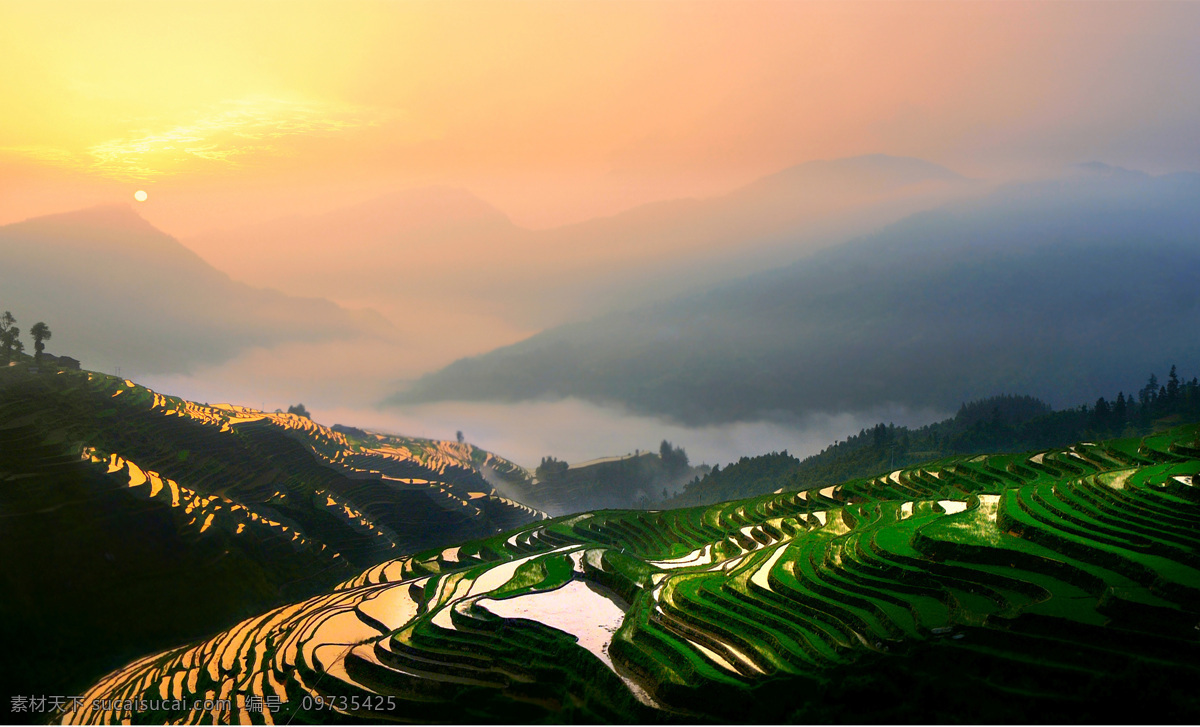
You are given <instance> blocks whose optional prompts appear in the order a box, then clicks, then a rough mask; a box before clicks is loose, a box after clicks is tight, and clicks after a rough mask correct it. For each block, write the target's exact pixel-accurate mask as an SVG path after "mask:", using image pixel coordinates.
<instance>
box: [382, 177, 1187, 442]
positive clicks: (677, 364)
mask: <svg viewBox="0 0 1200 727" xmlns="http://www.w3.org/2000/svg"><path fill="white" fill-rule="evenodd" d="M1198 236H1200V175H1196V174H1173V175H1167V176H1161V177H1152V176H1148V175H1145V174H1141V173H1138V172H1133V171H1129V170H1121V169H1117V168H1113V167H1107V166H1105V165H1099V164H1091V165H1081V166H1079V167H1076V168H1074V169H1072V170H1071V171H1070V173H1068V174H1066V175H1065V176H1064V177H1062V178H1061V179H1056V180H1049V181H1041V182H1033V183H1025V184H1018V185H1012V186H1008V187H1004V188H1001V189H999V190H997V191H995V192H993V193H991V194H990V195H988V196H986V197H984V198H980V199H973V200H967V201H958V202H954V203H950V204H948V205H946V206H944V207H942V208H940V209H937V210H935V211H929V212H924V213H919V214H916V215H913V216H911V217H909V218H908V219H905V220H903V221H901V222H898V223H895V224H893V225H891V226H889V227H887V228H886V229H884V230H882V231H880V232H878V233H876V234H872V235H868V236H865V237H862V238H861V239H858V240H855V241H853V242H850V243H847V244H844V245H839V246H836V247H833V248H831V249H827V250H824V251H821V252H819V253H816V254H814V255H812V256H810V257H808V258H806V259H803V260H800V261H798V262H796V263H794V264H792V265H789V266H785V267H781V268H779V269H776V270H772V271H769V272H765V273H761V274H757V275H754V276H751V277H748V278H745V279H743V280H741V281H738V282H735V283H732V284H729V285H726V286H723V287H720V288H716V289H713V290H709V291H706V292H703V293H700V294H696V295H690V296H685V297H680V298H676V299H673V300H671V301H668V302H663V303H660V304H653V305H648V306H644V307H640V308H638V309H636V310H633V311H631V312H627V313H614V314H611V315H608V316H603V317H599V318H596V319H593V320H591V321H588V322H586V323H579V324H574V325H566V326H562V327H558V328H554V329H551V330H548V331H545V332H543V333H541V334H539V335H537V336H534V337H532V338H530V339H528V340H526V341H523V342H521V343H519V344H516V345H513V346H509V347H506V348H503V349H500V350H497V351H494V352H492V353H489V354H487V355H483V356H479V357H475V358H471V359H464V360H460V361H458V362H455V363H454V364H452V365H451V366H449V367H447V368H445V369H444V370H442V371H439V372H437V373H434V374H431V375H428V376H426V377H424V378H422V379H421V380H419V381H418V382H416V383H415V384H414V385H413V386H412V387H411V388H409V389H408V390H407V391H406V392H402V393H401V394H399V395H397V397H395V399H394V400H395V401H398V402H427V401H435V400H443V399H458V400H493V401H496V400H499V401H515V400H524V399H537V398H557V397H566V396H576V397H581V398H585V399H589V400H593V401H602V402H614V403H618V404H621V405H623V406H625V407H627V408H629V409H631V410H633V411H636V412H639V413H647V414H656V415H665V416H668V417H671V418H674V419H677V420H680V421H683V422H687V423H693V424H701V423H715V422H727V421H736V420H749V419H755V418H762V417H770V416H773V415H781V414H782V415H784V416H788V415H794V414H800V413H805V412H812V411H854V410H863V409H866V408H869V407H872V406H877V405H880V404H882V403H885V402H886V403H892V404H899V405H902V406H931V407H942V408H944V409H952V408H955V407H957V406H958V405H959V404H960V403H961V402H963V401H967V400H970V399H973V398H979V397H983V396H988V395H993V394H997V393H1002V392H1018V393H1024V394H1033V395H1036V396H1040V397H1042V398H1044V399H1046V400H1047V401H1049V402H1050V403H1052V404H1054V405H1060V404H1074V403H1077V402H1079V401H1086V400H1088V399H1089V397H1092V398H1094V397H1095V396H1096V392H1100V393H1104V394H1111V393H1112V391H1113V390H1115V389H1117V388H1118V387H1119V386H1121V385H1123V384H1127V383H1128V382H1129V381H1137V380H1141V378H1143V377H1144V376H1145V375H1146V374H1147V373H1148V372H1150V371H1152V370H1159V371H1161V370H1164V369H1165V368H1166V367H1168V366H1169V365H1170V364H1171V363H1173V362H1176V361H1178V362H1186V361H1192V360H1195V358H1196V357H1197V355H1198V354H1200V339H1197V338H1196V336H1195V332H1196V331H1198V330H1200V286H1197V283H1196V281H1197V280H1200V244H1198V243H1200V239H1198Z"/></svg>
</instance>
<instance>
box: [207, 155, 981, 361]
mask: <svg viewBox="0 0 1200 727" xmlns="http://www.w3.org/2000/svg"><path fill="white" fill-rule="evenodd" d="M977 186H978V185H976V184H974V183H971V182H969V181H968V180H965V179H964V178H962V177H961V176H959V175H958V174H956V173H954V172H951V171H950V170H948V169H945V168H944V167H940V166H938V165H936V164H931V163H929V162H925V161H922V160H919V159H910V158H902V157H892V156H886V155H882V154H878V155H871V156H864V157H855V158H849V159H838V160H831V161H814V162H809V163H805V164H800V165H798V166H794V167H790V168H788V169H785V170H783V171H781V172H779V173H776V174H773V175H770V176H767V177H764V178H762V179H760V180H758V181H756V182H754V183H752V184H749V185H747V186H745V187H742V188H740V189H737V190H734V191H733V192H731V193H729V194H726V195H723V196H720V197H715V198H709V199H676V200H667V201H661V202H654V203H650V204H645V205H641V206H638V207H635V208H633V209H630V210H627V211H625V212H622V213H620V214H616V215H613V216H610V217H602V218H596V219H592V220H588V221H586V222H582V223H578V224H573V225H567V226H563V227H557V228H552V229H544V230H530V229H525V228H522V227H519V226H517V225H515V224H514V223H513V222H512V221H511V220H509V219H508V217H507V216H505V215H504V214H503V213H502V212H500V211H499V210H497V209H495V208H494V207H492V206H491V205H489V204H488V203H486V202H484V201H482V200H480V199H479V198H478V197H475V196H474V195H473V194H471V193H469V192H467V191H464V190H461V189H454V188H445V187H440V188H427V189H416V190H408V191H404V192H398V193H394V194H391V195H388V196H385V197H381V198H379V199H375V200H372V201H369V202H365V203H363V204H360V205H357V206H353V207H349V208H345V209H341V210H337V211H334V212H329V213H325V214H316V215H307V216H295V217H289V218H285V219H281V220H277V221H274V222H269V223H265V224H261V225H256V226H251V227H246V228H241V229H234V230H227V231H218V232H213V233H209V234H206V235H202V236H198V237H194V238H189V239H188V240H186V241H185V242H186V243H187V244H188V245H189V247H191V248H192V249H194V250H196V251H197V252H198V253H199V254H201V255H202V256H203V257H205V258H206V259H207V260H209V261H210V262H212V263H213V264H214V265H216V266H217V267H219V268H221V269H223V270H230V271H234V270H236V271H238V275H239V276H241V277H242V278H243V279H245V280H248V281H253V282H254V283H255V284H261V285H268V286H270V287H273V288H278V289H279V290H283V291H286V292H289V293H293V294H303V295H321V296H325V297H328V298H330V299H332V300H336V301H338V302H342V303H347V304H353V305H369V306H372V307H375V308H378V309H379V310H382V311H385V312H389V313H390V314H392V315H393V317H394V318H402V317H404V316H410V315H414V314H426V313H430V314H445V313H446V312H448V311H457V310H459V309H462V308H470V309H472V310H478V309H482V310H485V311H486V312H487V314H488V315H490V316H494V317H495V318H496V319H499V320H502V321H504V322H506V323H507V324H508V325H511V326H514V327H516V328H519V329H521V330H526V331H527V330H531V329H532V330H538V329H541V328H544V327H546V326H549V325H555V324H558V323H563V322H566V321H570V320H577V319H580V318H586V317H590V316H594V315H596V314H597V313H598V312H607V311H609V310H612V309H614V308H619V309H628V308H629V307H631V306H633V305H635V304H637V303H642V302H648V301H652V300H659V299H663V298H666V297H669V296H670V295H672V294H678V293H682V292H685V291H694V290H702V289H704V288H705V287H708V286H710V285H713V284H716V283H719V282H723V281H726V280H728V279H730V277H731V276H736V275H739V274H747V273H750V272H754V271H758V270H763V269H766V268H769V267H771V266H772V265H776V264H779V263H780V262H785V261H786V262H790V261H792V260H794V259H795V258H796V257H797V256H798V255H801V254H804V253H806V252H809V251H812V250H814V249H818V248H820V247H823V246H826V245H829V244H833V243H836V242H840V241H843V240H846V239H849V238H850V237H853V236H854V235H857V234H861V233H864V232H867V231H870V230H873V229H877V228H878V227H880V226H882V225H883V224H885V223H887V222H891V221H895V220H897V219H900V218H901V217H903V216H905V215H906V214H909V213H911V212H913V211H916V210H920V209H926V208H929V207H932V206H934V205H936V204H937V203H938V202H940V201H944V200H945V199H947V198H948V197H951V196H954V195H961V194H965V193H967V192H969V191H971V190H974V189H975V188H976V187H977ZM513 340H516V339H513Z"/></svg>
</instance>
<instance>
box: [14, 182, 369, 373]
mask: <svg viewBox="0 0 1200 727" xmlns="http://www.w3.org/2000/svg"><path fill="white" fill-rule="evenodd" d="M0 260H3V264H2V265H0V290H3V292H4V294H3V298H4V300H3V305H4V309H5V310H11V311H12V312H13V313H14V314H16V316H17V318H18V319H23V318H25V317H26V316H33V315H36V316H38V317H39V318H40V319H41V320H44V321H46V322H48V323H50V325H51V327H52V328H53V330H54V332H55V336H56V338H57V339H58V340H60V341H65V340H69V341H71V351H72V353H73V354H74V355H75V356H76V357H77V358H79V359H80V360H81V361H83V363H84V365H85V366H88V367H89V368H92V369H96V370H102V371H112V370H113V369H114V368H115V367H116V366H124V367H125V369H126V370H127V371H128V370H136V371H138V372H140V373H141V374H162V373H185V372H188V371H191V370H193V369H194V368H196V367H197V366H199V365H202V364H217V363H221V362H224V361H227V360H229V359H231V358H233V357H234V356H236V355H238V354H239V353H241V352H244V351H247V350H249V349H250V348H252V347H270V346H273V345H278V344H282V343H297V342H309V343H311V342H322V341H344V340H350V339H356V338H363V337H367V338H369V337H373V336H379V335H385V334H386V333H387V331H388V324H387V322H386V321H385V320H383V319H382V317H380V316H379V315H378V314H374V313H370V312H364V311H349V310H346V309H344V308H341V307H339V306H337V305H335V304H333V303H331V302H330V301H328V300H323V299H320V298H313V297H298V296H293V295H285V294H283V293H280V292H278V291H275V290H266V289H261V288H255V287H251V286H249V285H246V284H244V283H240V282H236V281H234V280H231V279H230V278H229V276H227V275H225V274H224V273H222V272H220V271H218V270H217V269H215V268H213V267H212V266H210V265H209V264H208V263H206V262H204V261H203V260H202V259H200V258H199V257H198V256H197V255H196V254H195V253H193V252H191V251H190V250H188V249H187V248H185V247H184V246H183V245H181V244H179V242H178V241H176V240H175V239H174V238H172V237H170V236H169V235H167V234H165V233H163V232H161V231H159V230H157V229H155V228H154V227H153V226H151V225H150V224H149V223H148V222H146V221H145V220H143V219H142V218H141V217H139V216H138V215H137V214H136V213H135V212H134V211H133V210H132V209H130V208H129V207H128V206H125V205H114V206H109V207H95V208H92V209H86V210H80V211H77V212H70V213H66V214H58V215H49V216H46V217H37V218H34V219H30V220H26V221H24V222H19V223H15V224H11V225H5V226H3V227H0Z"/></svg>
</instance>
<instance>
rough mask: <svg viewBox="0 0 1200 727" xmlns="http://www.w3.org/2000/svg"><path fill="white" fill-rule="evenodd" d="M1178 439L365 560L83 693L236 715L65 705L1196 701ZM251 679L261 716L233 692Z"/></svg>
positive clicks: (408, 712)
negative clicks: (172, 698)
mask: <svg viewBox="0 0 1200 727" xmlns="http://www.w3.org/2000/svg"><path fill="white" fill-rule="evenodd" d="M1197 434H1198V430H1197V427H1195V426H1190V427H1184V428H1180V429H1176V430H1173V431H1171V432H1169V433H1165V434H1161V435H1155V436H1152V437H1146V438H1144V439H1142V440H1115V441H1109V442H1100V443H1083V444H1078V445H1075V446H1073V447H1070V448H1067V449H1065V450H1059V451H1047V452H1038V453H1025V454H1002V455H984V456H972V457H952V458H947V459H943V460H939V461H936V462H931V463H927V464H925V465H923V466H920V467H914V468H908V469H903V470H897V471H894V472H889V473H885V474H882V475H880V476H877V477H874V478H870V479H861V480H854V481H850V482H845V483H842V484H840V485H836V486H832V487H826V488H823V489H821V490H819V491H818V490H809V491H802V492H781V493H776V494H773V495H768V496H763V497H757V498H753V499H749V500H741V501H735V502H727V503H722V504H719V505H714V506H711V507H702V508H692V509H684V510H674V511H663V512H636V511H598V512H593V513H587V514H582V515H575V516H571V517H566V518H559V519H554V520H546V521H542V522H538V523H535V524H532V525H527V526H524V527H522V528H519V529H517V530H512V531H509V532H506V533H501V534H496V535H491V536H488V537H485V538H481V539H476V540H471V541H469V542H465V543H462V544H460V545H456V546H453V547H450V548H439V549H433V550H429V551H426V552H423V553H419V554H417V555H413V556H407V557H403V558H397V559H392V560H388V561H385V562H382V563H380V564H378V565H375V566H373V567H371V568H369V569H367V570H365V571H364V572H362V573H360V574H359V575H357V576H355V577H353V578H349V579H347V580H346V581H345V582H343V583H342V584H340V585H339V586H338V587H337V588H336V589H334V590H333V591H332V592H330V593H327V594H325V595H322V596H318V597H315V598H311V599H308V600H305V601H302V602H300V603H296V604H293V605H291V606H287V607H283V608H280V609H276V610H275V611H272V612H270V613H267V614H265V615H262V616H258V617H254V618H251V619H248V620H246V621H244V622H243V623H241V624H239V625H238V626H236V627H234V628H233V629H230V630H228V631H226V632H224V633H221V634H219V635H218V636H216V637H213V638H211V639H208V640H205V641H201V642H198V643H196V644H194V645H190V646H186V647H181V648H177V649H171V650H168V651H164V652H162V653H158V654H155V655H152V656H149V657H145V658H143V659H140V660H138V661H136V662H134V663H132V664H130V665H129V666H127V667H125V668H124V669H122V670H118V671H116V672H114V673H112V674H110V675H109V676H107V677H105V678H104V679H103V680H102V681H101V682H99V683H98V684H96V685H95V686H94V687H93V688H92V689H91V690H90V692H89V693H88V695H87V697H88V699H89V702H88V705H90V700H91V699H95V698H138V697H145V698H146V699H160V698H163V697H164V696H167V695H179V696H184V697H189V698H194V697H201V698H203V697H205V696H206V695H211V696H213V697H217V696H219V697H225V698H229V699H231V700H232V704H233V707H232V709H231V710H229V711H217V712H203V711H200V712H187V713H170V712H162V713H154V714H147V713H134V712H129V711H122V710H121V709H93V708H91V707H90V706H85V707H83V708H81V709H80V710H78V711H75V712H71V713H69V714H67V715H66V716H65V718H64V720H63V721H64V723H73V722H88V723H93V722H104V723H113V722H120V721H123V720H133V721H146V722H162V721H169V722H189V723H190V722H195V723H200V722H203V723H208V722H213V721H216V722H219V723H247V724H249V723H253V724H258V723H272V722H274V723H279V722H287V721H299V722H330V721H357V720H362V719H367V718H371V719H383V720H396V721H421V722H424V721H429V722H509V721H521V722H545V721H550V722H565V721H608V722H614V721H615V722H659V721H666V722H672V721H685V722H692V721H697V720H701V721H704V720H710V719H711V720H718V721H737V722H747V721H750V722H757V721H778V720H798V721H810V722H826V721H851V722H855V721H858V722H862V721H921V722H930V721H962V720H965V721H983V722H988V721H999V722H1007V721H1023V722H1029V721H1035V722H1037V721H1049V722H1055V721H1084V722H1089V721H1112V720H1114V719H1116V720H1118V721H1121V720H1129V721H1138V722H1140V721H1195V719H1196V718H1197V717H1198V716H1200V712H1197V710H1198V709H1200V701H1198V698H1197V696H1196V695H1197V691H1198V690H1196V689H1195V688H1194V687H1195V684H1196V683H1198V682H1197V679H1198V678H1200V630H1198V627H1200V556H1198V555H1197V553H1200V486H1198V482H1197V478H1198V472H1200V449H1198V444H1200V442H1198V441H1197ZM262 694H275V695H277V696H278V697H279V700H280V708H279V711H277V712H273V713H272V712H270V711H267V712H257V711H249V710H247V709H246V707H245V705H246V701H245V700H246V698H247V697H249V696H251V695H262ZM383 697H386V698H388V699H386V700H385V699H382V698H383ZM368 698H372V699H374V700H375V701H374V702H372V701H371V700H370V699H368ZM364 704H365V705H367V706H366V707H363V706H362V705H364Z"/></svg>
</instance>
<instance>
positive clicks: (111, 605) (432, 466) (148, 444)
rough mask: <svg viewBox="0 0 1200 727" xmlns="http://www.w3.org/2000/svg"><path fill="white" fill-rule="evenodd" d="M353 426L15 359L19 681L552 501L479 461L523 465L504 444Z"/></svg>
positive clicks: (142, 648)
mask: <svg viewBox="0 0 1200 727" xmlns="http://www.w3.org/2000/svg"><path fill="white" fill-rule="evenodd" d="M356 432H357V433H352V434H343V433H340V432H336V431H333V430H331V429H329V428H326V427H324V426H321V425H319V424H316V423H314V422H312V421H310V420H309V419H306V418H303V417H300V416H296V415H292V414H271V413H267V412H261V411H256V410H253V409H248V408H245V407H239V406H232V405H228V404H218V405H214V406H209V405H207V404H199V403H196V402H191V401H185V400H182V399H179V398H177V397H172V396H164V395H162V394H159V393H157V392H154V391H151V390H150V389H147V388H145V387H142V386H138V385H136V384H134V383H133V382H131V381H126V380H122V379H118V378H115V377H112V376H105V375H102V374H97V373H93V372H87V371H64V372H60V373H52V372H43V373H41V374H36V375H35V374H30V373H28V372H27V371H26V368H25V366H23V365H20V366H13V367H6V368H3V369H0V485H2V486H0V521H2V522H3V527H0V560H2V561H3V562H4V563H5V566H4V568H3V569H2V572H0V583H2V584H3V592H4V593H5V594H6V595H5V597H4V598H2V599H0V640H2V641H3V643H4V644H5V645H6V651H7V652H8V653H10V654H21V655H22V656H21V658H20V659H16V658H6V659H5V660H4V665H3V668H2V670H0V671H2V674H0V677H3V680H4V683H5V684H6V685H7V686H8V688H9V689H10V690H11V692H12V693H14V694H15V693H39V692H46V693H55V694H74V693H78V690H80V689H82V688H83V687H84V686H86V684H87V683H89V682H90V681H92V680H94V679H95V678H97V677H98V676H99V675H100V674H102V673H104V672H105V671H107V670H110V669H113V668H115V667H117V666H119V665H120V664H122V663H124V662H126V661H128V660H129V659H131V658H133V657H134V656H137V655H140V654H142V653H145V652H147V651H150V650H153V649H161V648H166V647H168V646H171V645H174V644H178V643H180V642H181V641H185V640H188V639H194V638H198V637H201V636H204V635H207V634H211V633H213V632H214V631H217V630H219V629H222V628H226V627H228V626H230V625H231V624H233V623H235V622H237V620H239V619H241V618H245V617H247V616H249V615H251V614H253V613H257V612H260V611H262V610H264V609H266V608H270V607H273V606H276V605H279V604H282V603H285V602H289V601H293V600H295V599H298V598H303V597H307V596H309V595H312V594H314V593H317V592H319V591H321V590H323V589H326V588H329V587H331V586H332V585H333V584H335V583H336V582H338V581H339V580H342V579H344V578H347V577H349V576H351V575H353V574H354V573H356V572H358V571H359V570H361V569H363V568H365V567H368V566H370V565H373V564H375V563H377V562H379V561H381V560H384V559H386V558H389V557H394V556H395V555H396V554H401V553H411V552H414V551H417V550H421V549H424V548H429V547H434V546H444V545H447V544H450V543H454V542H459V541H461V540H464V539H467V538H474V537H481V536H484V535H487V534H490V533H495V532H498V531H501V530H506V529H509V528H512V527H515V526H518V525H521V524H524V523H527V522H530V521H531V520H536V519H538V518H539V517H541V514H540V513H538V512H536V511H534V510H532V509H530V508H528V507H525V506H523V505H520V504H518V503H516V502H513V501H511V500H508V499H506V498H503V497H501V496H499V495H498V493H497V492H496V491H495V489H494V488H493V487H492V486H491V485H489V484H488V483H487V481H486V480H485V479H484V476H483V473H484V472H487V473H488V476H492V477H497V476H499V477H503V476H511V475H512V473H513V472H521V473H522V476H523V471H521V470H520V469H519V468H518V467H516V465H513V464H512V463H510V462H507V461H506V460H503V459H501V458H498V457H496V456H494V455H492V454H490V453H487V452H483V451H481V450H478V449H476V448H474V447H471V446H470V445H466V444H458V443H450V442H436V441H429V440H414V439H407V438H400V437H393V436H389V435H384V434H375V433H369V432H362V431H357V430H356ZM497 473H498V474H497Z"/></svg>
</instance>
